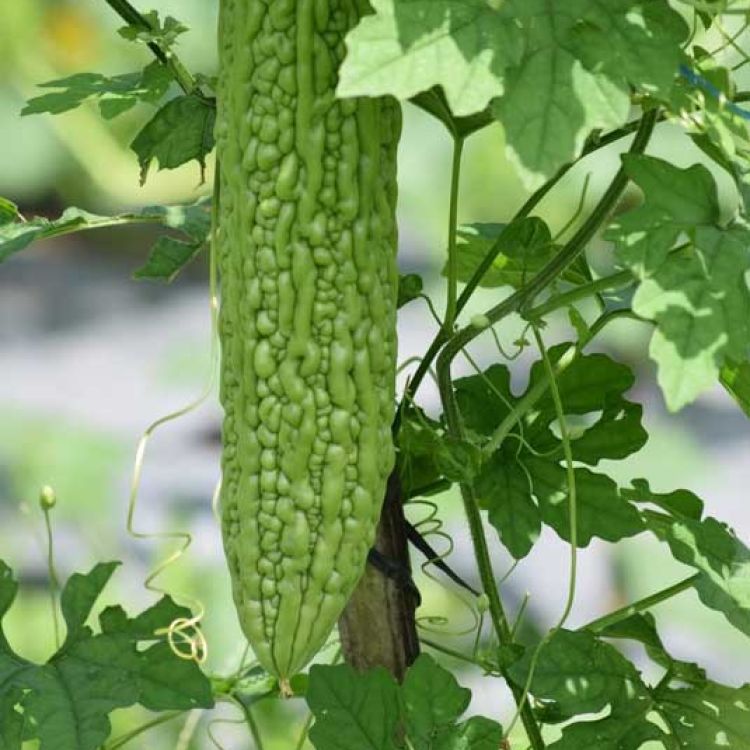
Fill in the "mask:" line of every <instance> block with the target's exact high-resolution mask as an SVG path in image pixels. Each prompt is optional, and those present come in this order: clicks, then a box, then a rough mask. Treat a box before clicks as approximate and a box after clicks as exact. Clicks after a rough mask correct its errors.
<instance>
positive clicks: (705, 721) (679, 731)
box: [657, 682, 750, 750]
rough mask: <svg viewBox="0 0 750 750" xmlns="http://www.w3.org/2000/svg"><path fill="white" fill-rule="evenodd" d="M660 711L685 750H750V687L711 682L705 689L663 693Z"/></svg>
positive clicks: (661, 694) (659, 697)
mask: <svg viewBox="0 0 750 750" xmlns="http://www.w3.org/2000/svg"><path fill="white" fill-rule="evenodd" d="M657 701H658V703H659V709H660V712H661V713H662V715H663V716H664V718H665V719H666V720H667V722H668V723H669V730H670V732H671V733H672V734H673V735H674V736H675V737H676V739H677V741H678V743H679V747H680V748H684V750H709V749H710V748H717V750H718V748H722V749H724V748H725V749H726V750H746V748H748V747H750V685H744V686H743V687H740V688H732V687H727V686H725V685H718V684H716V683H714V682H709V683H708V684H707V685H705V686H704V687H702V688H688V689H685V690H673V689H662V690H660V691H659V692H658V693H657Z"/></svg>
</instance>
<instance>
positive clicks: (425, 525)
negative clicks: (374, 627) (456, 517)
mask: <svg viewBox="0 0 750 750" xmlns="http://www.w3.org/2000/svg"><path fill="white" fill-rule="evenodd" d="M409 505H410V506H416V505H419V506H422V507H425V508H428V509H429V511H428V513H427V515H426V516H425V517H424V518H422V519H421V520H419V521H416V522H414V524H413V525H414V528H415V529H417V531H419V533H420V534H421V535H422V537H424V538H425V539H427V538H428V537H438V538H440V539H442V540H443V541H445V542H446V543H447V548H446V549H445V551H444V552H442V553H440V554H438V555H436V556H434V557H429V558H426V559H425V561H424V562H423V563H421V565H420V568H421V570H422V573H423V575H424V576H425V577H426V578H429V579H430V580H431V581H433V582H435V583H436V584H437V585H438V586H441V587H442V588H443V589H444V590H445V591H447V592H448V593H449V594H450V595H451V596H453V597H455V598H456V599H458V600H459V601H460V602H461V604H462V605H463V606H464V607H465V608H466V609H467V610H468V611H469V612H470V613H471V617H472V619H473V621H474V622H473V624H472V625H471V627H468V628H463V629H461V630H455V631H450V630H447V629H446V628H445V627H440V628H437V627H430V626H434V625H440V626H445V625H447V624H448V622H449V620H448V618H446V617H443V616H436V615H424V616H421V617H418V618H416V624H417V627H418V628H420V629H421V630H423V631H425V632H428V633H437V634H442V635H448V636H462V635H468V634H469V633H473V632H474V631H475V630H476V629H477V628H478V627H479V625H480V622H481V620H480V616H479V613H478V612H477V609H476V605H475V604H473V603H472V602H470V601H469V599H468V598H467V597H465V596H464V595H463V594H462V593H461V592H459V591H458V590H456V589H455V588H453V587H451V586H448V585H447V584H446V583H444V582H443V580H442V579H441V578H438V577H437V576H436V575H435V574H433V573H432V571H431V570H430V568H431V567H432V566H433V565H434V564H435V563H437V562H441V561H444V560H447V559H448V558H449V557H450V556H451V555H452V554H453V551H454V549H455V544H454V542H453V538H452V537H451V535H450V534H448V533H447V532H446V531H444V530H443V521H442V519H441V518H439V517H438V506H437V505H436V504H435V503H433V502H432V501H431V500H424V499H419V500H413V501H411V502H410V503H409ZM433 546H434V545H433Z"/></svg>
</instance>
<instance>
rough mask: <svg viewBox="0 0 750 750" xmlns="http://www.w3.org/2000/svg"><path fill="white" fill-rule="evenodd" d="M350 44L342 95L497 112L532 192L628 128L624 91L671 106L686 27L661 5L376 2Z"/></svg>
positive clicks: (458, 111)
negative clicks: (437, 95)
mask: <svg viewBox="0 0 750 750" xmlns="http://www.w3.org/2000/svg"><path fill="white" fill-rule="evenodd" d="M373 7H374V10H375V14H374V15H371V16H366V17H365V18H363V19H362V20H361V22H360V23H359V25H358V26H357V27H356V28H355V29H354V31H352V32H351V33H350V35H349V37H348V39H347V47H348V50H349V53H348V56H347V58H346V60H345V61H344V65H343V67H342V70H341V79H340V83H339V89H338V93H339V94H340V95H342V96H378V95H383V94H393V95H394V96H396V97H398V98H401V99H406V98H409V97H411V96H413V95H415V94H417V93H418V92H421V91H426V90H427V89H430V88H431V87H432V86H435V85H439V86H442V88H443V90H444V91H445V94H446V98H447V100H448V103H449V105H450V107H451V109H452V111H453V113H454V114H455V115H468V114H471V113H472V112H476V111H478V110H481V109H483V108H484V107H485V106H486V105H487V104H488V103H490V102H492V103H493V111H494V113H495V115H496V117H497V119H498V120H499V121H500V122H501V123H502V125H503V127H504V129H505V132H506V140H507V146H508V149H509V153H510V155H511V157H512V158H513V159H514V160H515V161H516V162H517V164H518V166H519V168H520V172H521V174H522V176H523V177H524V179H525V180H526V182H527V183H528V184H530V185H536V184H538V183H540V182H542V181H544V180H545V179H547V178H549V177H550V176H552V175H553V174H554V173H555V172H556V171H557V169H558V168H559V167H560V166H561V165H562V164H564V163H566V162H568V161H570V160H571V159H573V158H574V157H575V156H576V155H577V154H578V153H580V150H581V148H582V146H583V143H584V141H585V139H586V137H587V136H588V135H589V133H590V132H591V131H592V130H594V129H596V128H609V127H617V126H619V125H620V124H622V123H623V122H624V121H625V118H626V117H627V115H628V110H629V105H630V91H629V88H628V86H629V85H632V86H634V87H636V88H638V89H639V90H641V91H643V92H648V93H652V94H655V93H659V94H662V95H664V96H666V95H668V93H669V91H670V89H671V86H672V84H673V82H674V79H675V73H676V70H677V66H678V63H679V62H680V60H681V59H682V53H681V50H680V43H681V42H682V40H683V39H684V38H685V36H686V35H687V26H686V25H685V23H684V22H683V21H682V19H681V17H680V16H679V15H678V14H677V13H675V12H674V11H673V10H671V9H670V7H669V5H668V3H667V2H665V1H664V0H649V1H648V2H645V1H644V0H595V1H594V2H592V1H591V0H569V1H568V2H565V3H556V2H552V1H551V0H507V1H506V2H504V3H494V2H487V1H486V0H374V2H373Z"/></svg>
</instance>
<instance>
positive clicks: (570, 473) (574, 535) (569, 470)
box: [505, 325, 578, 739]
mask: <svg viewBox="0 0 750 750" xmlns="http://www.w3.org/2000/svg"><path fill="white" fill-rule="evenodd" d="M532 330H533V332H534V338H535V339H536V343H537V346H538V347H539V353H540V355H541V357H542V361H543V362H544V370H545V373H546V375H547V379H548V381H549V388H550V393H551V394H552V400H553V401H554V404H555V411H556V412H557V420H558V424H559V426H560V438H561V441H562V444H563V451H564V453H565V467H566V475H567V483H568V515H569V522H570V531H569V534H570V574H569V579H568V596H567V600H566V602H565V607H564V609H563V612H562V615H561V616H560V619H559V620H558V621H557V624H556V625H555V626H554V627H553V628H551V629H550V630H549V632H548V633H547V635H546V636H545V637H544V638H542V640H541V641H540V642H539V643H538V645H537V647H536V649H535V650H534V653H533V655H532V657H531V661H530V663H529V674H528V676H527V678H526V683H525V684H524V687H523V692H522V693H521V700H520V701H519V702H518V706H517V708H516V712H515V714H514V716H513V718H512V720H511V722H510V724H509V725H508V728H507V730H506V732H505V738H506V739H507V738H508V736H509V735H510V733H511V731H512V729H513V727H514V726H515V724H516V722H517V721H518V719H519V718H520V716H521V710H522V708H523V706H524V704H525V703H526V702H527V700H528V697H529V692H530V690H531V684H532V682H533V680H534V674H535V672H536V667H537V663H538V662H539V657H540V656H541V653H542V649H543V648H544V647H545V646H546V645H547V644H548V643H549V642H550V640H552V638H553V637H554V636H555V634H556V633H557V632H558V631H559V630H560V629H561V628H562V627H563V626H564V625H565V623H566V622H567V620H568V617H569V616H570V613H571V611H572V610H573V604H574V602H575V596H576V579H577V575H578V497H577V492H576V477H575V468H574V466H573V451H572V448H571V444H570V434H569V432H568V425H567V422H566V419H565V409H564V408H563V403H562V399H561V398H560V390H559V389H558V387H557V382H556V380H555V369H554V367H553V365H552V362H551V361H550V358H549V354H548V352H547V348H546V346H545V345H544V340H543V339H542V334H541V332H540V330H539V328H538V327H537V326H536V325H534V326H532Z"/></svg>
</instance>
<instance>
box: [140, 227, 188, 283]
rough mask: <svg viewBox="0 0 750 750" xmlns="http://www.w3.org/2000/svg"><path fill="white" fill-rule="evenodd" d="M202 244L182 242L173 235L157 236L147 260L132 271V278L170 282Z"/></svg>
mask: <svg viewBox="0 0 750 750" xmlns="http://www.w3.org/2000/svg"><path fill="white" fill-rule="evenodd" d="M201 249H202V244H198V243H189V242H182V240H177V239H175V238H174V237H159V239H158V240H157V241H156V244H155V245H154V246H153V247H152V248H151V253H150V255H149V257H148V260H147V261H146V263H145V264H144V265H142V266H141V267H140V268H139V269H138V270H137V271H135V272H134V273H133V278H134V279H155V280H159V281H166V282H170V281H173V280H174V279H175V277H176V276H177V274H178V273H179V272H180V271H181V270H182V269H183V268H184V267H185V266H186V265H187V264H188V263H190V261H191V260H193V258H195V256H196V255H197V254H198V253H199V252H200V251H201Z"/></svg>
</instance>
